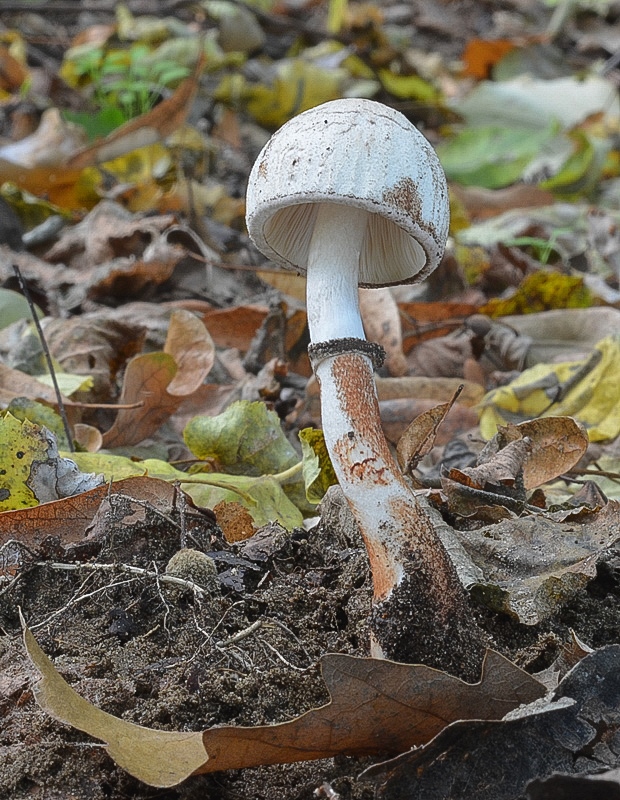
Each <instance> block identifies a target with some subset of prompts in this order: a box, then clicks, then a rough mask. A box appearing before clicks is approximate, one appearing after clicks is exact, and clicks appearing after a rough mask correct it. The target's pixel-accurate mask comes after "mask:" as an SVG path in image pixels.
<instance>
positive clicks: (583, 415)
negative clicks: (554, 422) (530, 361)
mask: <svg viewBox="0 0 620 800" xmlns="http://www.w3.org/2000/svg"><path fill="white" fill-rule="evenodd" d="M619 382H620V334H613V335H612V336H607V337H606V338H605V339H603V340H602V341H600V342H599V343H598V344H597V345H596V348H595V350H594V352H593V353H592V354H591V355H590V356H589V357H588V358H585V359H582V360H580V361H565V362H562V363H560V364H537V365H536V366H535V367H532V368H531V369H528V370H525V372H523V373H522V374H521V375H520V376H519V377H518V378H517V379H516V380H514V381H512V382H511V383H509V384H508V385H507V386H501V387H500V388H499V389H494V390H493V391H492V392H489V393H488V394H487V395H486V396H485V397H484V398H483V400H482V402H481V408H482V413H481V417H480V430H481V432H482V435H483V436H484V437H485V438H486V439H490V438H491V437H492V436H494V435H495V433H496V431H497V426H498V425H506V424H507V423H514V424H518V423H519V422H523V421H524V420H526V419H535V418H537V417H563V416H567V417H574V418H575V419H576V420H577V421H578V422H580V423H581V424H582V425H583V426H584V427H585V429H586V431H587V433H588V437H589V439H590V441H591V442H599V441H603V440H606V439H615V438H616V436H618V435H619V434H620V405H618V384H619Z"/></svg>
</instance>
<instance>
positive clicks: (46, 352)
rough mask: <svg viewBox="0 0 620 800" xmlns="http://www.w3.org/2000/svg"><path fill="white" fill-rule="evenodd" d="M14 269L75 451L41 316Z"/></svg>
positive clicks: (61, 416) (19, 275)
mask: <svg viewBox="0 0 620 800" xmlns="http://www.w3.org/2000/svg"><path fill="white" fill-rule="evenodd" d="M13 271H14V272H15V275H16V277H17V281H18V283H19V288H20V289H21V291H22V294H23V295H24V297H25V298H26V302H27V303H28V308H29V309H30V313H31V315H32V319H33V322H34V324H35V327H36V329H37V334H38V336H39V339H40V341H41V347H42V348H43V354H44V355H45V360H46V362H47V368H48V370H49V373H50V377H51V379H52V383H53V385H54V392H55V393H56V402H57V403H58V413H59V414H60V418H61V419H62V425H63V428H64V429H65V436H66V437H67V446H68V448H69V452H70V453H73V452H74V451H75V448H74V447H73V436H72V435H71V428H70V427H69V420H68V419H67V412H66V411H65V405H64V402H63V399H62V395H61V393H60V388H59V386H58V381H57V380H56V372H55V371H54V365H53V363H52V356H51V354H50V351H49V347H48V346H47V342H46V341H45V336H44V335H43V328H42V327H41V323H40V322H39V317H38V315H37V312H36V310H35V307H34V303H33V302H32V296H31V295H30V290H29V289H28V287H27V286H26V281H25V280H24V278H23V276H22V273H21V270H20V269H19V267H18V266H17V264H13Z"/></svg>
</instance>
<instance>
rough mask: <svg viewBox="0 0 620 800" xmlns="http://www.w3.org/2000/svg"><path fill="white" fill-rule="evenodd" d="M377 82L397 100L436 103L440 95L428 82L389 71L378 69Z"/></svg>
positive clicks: (417, 77) (414, 76) (416, 76)
mask: <svg viewBox="0 0 620 800" xmlns="http://www.w3.org/2000/svg"><path fill="white" fill-rule="evenodd" d="M378 75H379V80H380V81H381V83H382V85H383V88H384V89H385V90H386V91H387V92H389V93H390V94H392V95H394V97H398V99H399V100H420V101H423V102H427V103H428V102H436V101H437V100H439V97H440V94H439V92H438V91H437V89H436V88H435V87H434V86H433V85H432V84H431V83H429V82H428V81H425V80H424V79H423V78H420V77H419V76H418V75H395V74H394V73H393V72H390V70H389V69H380V70H379V72H378Z"/></svg>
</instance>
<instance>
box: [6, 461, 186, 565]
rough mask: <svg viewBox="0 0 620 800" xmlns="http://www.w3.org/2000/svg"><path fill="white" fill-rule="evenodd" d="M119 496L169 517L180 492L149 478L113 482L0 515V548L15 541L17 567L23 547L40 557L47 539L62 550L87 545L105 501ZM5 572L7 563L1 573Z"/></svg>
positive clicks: (171, 485) (161, 481)
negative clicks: (84, 543)
mask: <svg viewBox="0 0 620 800" xmlns="http://www.w3.org/2000/svg"><path fill="white" fill-rule="evenodd" d="M110 493H117V494H123V495H125V496H128V497H131V498H134V499H135V500H139V501H143V502H146V503H149V504H151V505H153V506H154V507H155V508H157V509H160V510H161V511H163V512H165V513H166V514H168V513H169V512H170V509H171V508H172V506H173V504H174V502H175V501H176V499H177V495H178V490H177V489H176V488H175V487H174V486H173V484H172V483H169V482H167V481H163V480H158V479H156V478H149V477H146V476H143V477H135V478H126V479H124V480H119V481H111V482H109V483H104V484H101V485H99V486H97V487H96V488H94V489H88V490H87V491H84V492H82V493H80V494H76V495H72V496H71V497H66V498H63V499H61V500H54V501H51V502H48V503H41V504H40V505H37V506H33V507H31V508H22V509H18V510H17V511H4V512H2V513H0V546H1V545H4V544H6V543H7V542H9V541H10V540H14V542H15V545H16V548H14V549H15V551H16V552H15V556H14V561H15V564H18V563H19V562H20V561H21V556H20V554H19V553H18V552H17V550H18V549H19V547H20V545H23V546H24V547H25V548H27V551H28V552H29V553H31V554H32V553H35V554H36V553H38V552H39V550H40V548H41V546H42V545H43V543H44V541H45V539H46V538H48V537H55V538H56V541H57V546H58V547H59V548H61V549H67V548H70V547H71V546H72V545H75V544H79V543H80V542H83V541H84V537H85V535H86V532H87V529H88V528H89V526H90V525H91V523H92V521H93V518H94V517H95V515H96V513H97V511H98V509H99V507H100V505H101V503H102V501H103V500H104V499H105V498H106V497H107V496H108V495H109V494H110ZM4 569H5V563H4V560H3V562H2V567H1V568H0V573H2V572H3V571H4Z"/></svg>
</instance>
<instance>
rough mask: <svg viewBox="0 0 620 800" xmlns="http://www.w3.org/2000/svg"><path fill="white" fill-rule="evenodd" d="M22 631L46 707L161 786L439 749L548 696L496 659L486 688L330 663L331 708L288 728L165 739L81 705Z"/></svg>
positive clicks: (393, 668)
mask: <svg viewBox="0 0 620 800" xmlns="http://www.w3.org/2000/svg"><path fill="white" fill-rule="evenodd" d="M22 624H23V626H24V643H25V646H26V649H27V651H28V654H29V656H30V658H31V660H32V661H33V663H34V665H35V666H36V667H37V669H38V670H39V672H40V673H41V676H42V679H41V681H40V682H39V683H38V684H37V685H36V687H35V696H36V699H37V702H38V703H39V705H40V706H41V707H42V708H43V709H44V710H45V711H47V713H49V714H51V715H52V716H54V717H56V718H57V719H59V720H61V721H63V722H66V723H68V724H70V725H72V726H73V727H74V728H77V729H78V730H81V731H84V732H86V733H88V734H90V735H91V736H94V737H95V738H98V739H101V740H103V741H105V742H106V744H107V749H108V752H109V754H110V755H111V756H112V758H113V759H114V760H115V761H116V762H117V763H118V764H119V765H120V766H121V767H123V769H125V770H127V771H128V772H129V773H131V774H132V775H134V776H135V777H136V778H139V779H140V780H142V781H144V782H145V783H149V784H150V785H152V786H160V787H163V786H174V785H175V784H177V783H180V782H181V781H182V780H184V779H185V778H186V777H188V776H189V775H191V774H192V773H196V774H200V773H207V772H215V771H218V770H226V769H242V768H245V767H251V766H259V765H265V764H281V763H292V762H295V761H307V760H312V759H318V758H327V757H331V756H334V755H337V754H348V755H373V754H386V753H401V752H404V751H406V750H408V749H409V748H411V747H413V746H415V745H419V744H422V743H424V742H428V741H430V740H431V739H432V738H433V737H434V736H435V735H436V734H437V733H439V731H441V730H442V729H443V728H444V727H445V726H446V725H449V724H450V723H451V722H454V721H456V720H460V719H501V717H502V716H504V714H506V713H507V712H508V711H510V710H511V709H513V708H515V707H517V706H519V705H521V704H523V703H529V702H532V701H533V700H535V699H537V698H539V697H541V696H542V695H543V694H544V693H545V688H544V686H543V685H542V684H540V683H539V682H538V681H537V680H535V679H534V678H532V677H531V676H530V675H528V674H527V673H526V672H523V671H522V670H520V669H519V668H518V667H516V666H515V665H514V664H512V663H511V662H510V661H508V660H507V659H505V658H504V657H503V656H501V655H499V653H496V652H494V651H491V650H489V651H487V654H486V657H485V660H484V664H483V668H482V677H481V680H480V682H479V683H477V684H467V683H464V682H463V681H461V680H459V679H458V678H454V677H452V676H451V675H447V674H446V673H444V672H440V671H438V670H435V669H431V668H430V667H425V666H417V665H408V664H396V663H394V662H391V661H384V660H381V659H372V658H354V657H352V656H347V655H326V656H324V657H323V658H322V659H321V667H322V672H323V678H324V680H325V683H326V685H327V687H328V689H329V690H330V695H331V697H332V702H331V703H329V704H328V705H325V706H322V707H321V708H316V709H313V710H311V711H308V712H307V713H306V714H303V715H302V716H300V717H297V718H296V719H293V720H291V721H290V722H285V723H282V724H280V725H263V726H257V727H253V728H241V727H238V728H237V727H231V726H222V727H219V728H211V729H209V730H206V731H204V732H203V733H197V732H196V733H177V732H172V731H157V730H151V729H148V728H143V727H142V726H139V725H134V724H133V723H129V722H125V721H124V720H120V719H117V718H116V717H113V716H112V715H110V714H106V713H104V712H103V711H101V710H99V709H97V708H95V707H94V706H92V705H91V704H90V703H88V702H87V701H86V700H84V699H83V698H82V697H80V695H78V694H77V692H75V691H74V690H73V689H72V688H71V687H70V686H69V684H68V683H66V681H65V680H64V679H63V678H61V676H60V675H59V674H58V672H57V671H56V670H55V668H54V666H53V664H52V662H51V661H50V660H49V659H48V657H47V656H46V655H45V654H44V653H43V651H42V650H41V648H40V647H39V645H38V644H37V642H36V640H35V638H34V636H33V635H32V633H31V632H30V631H29V630H28V628H26V627H25V624H24V623H23V622H22Z"/></svg>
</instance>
